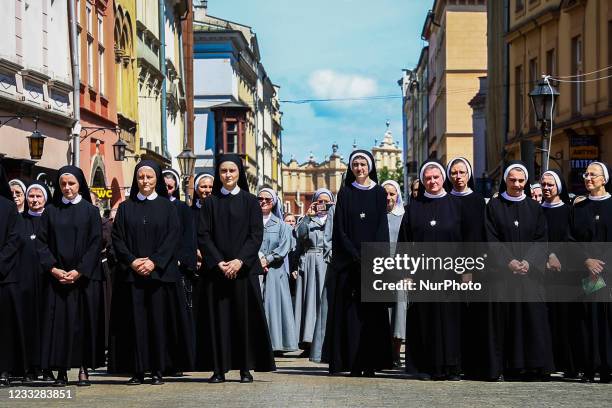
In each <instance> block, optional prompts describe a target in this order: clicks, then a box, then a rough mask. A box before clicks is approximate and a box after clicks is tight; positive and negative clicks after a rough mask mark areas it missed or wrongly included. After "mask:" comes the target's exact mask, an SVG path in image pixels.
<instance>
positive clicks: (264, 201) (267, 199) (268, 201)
mask: <svg viewBox="0 0 612 408" xmlns="http://www.w3.org/2000/svg"><path fill="white" fill-rule="evenodd" d="M257 199H258V200H259V202H260V203H271V202H272V199H271V198H267V197H257Z"/></svg>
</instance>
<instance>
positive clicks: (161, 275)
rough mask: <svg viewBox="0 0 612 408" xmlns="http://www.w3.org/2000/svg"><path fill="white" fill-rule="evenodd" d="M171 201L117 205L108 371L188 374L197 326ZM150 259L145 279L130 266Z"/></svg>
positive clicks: (113, 240) (129, 201) (176, 221)
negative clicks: (182, 276) (182, 270)
mask: <svg viewBox="0 0 612 408" xmlns="http://www.w3.org/2000/svg"><path fill="white" fill-rule="evenodd" d="M179 225H180V224H179V218H178V216H177V211H176V207H175V206H174V205H173V204H172V203H170V201H169V200H168V199H167V198H164V197H159V196H158V197H156V198H155V199H153V200H148V199H145V200H139V199H134V200H132V199H129V200H127V201H125V202H123V203H121V204H120V205H119V209H118V211H117V215H116V216H115V221H114V223H113V231H112V242H113V247H114V249H115V256H116V257H117V262H118V265H117V271H116V273H115V274H116V276H115V281H116V284H115V287H114V289H113V304H112V308H111V322H110V332H111V339H110V342H109V344H110V358H109V360H110V361H109V371H114V372H126V373H145V372H152V373H156V372H162V373H163V372H164V371H166V370H168V369H173V370H176V371H189V370H190V369H191V368H192V366H193V353H194V350H193V326H192V321H191V311H190V309H189V308H188V306H187V303H186V300H185V295H184V291H183V287H182V285H181V284H180V272H179V268H178V262H177V256H178V250H179V247H180V242H179V241H180V238H181V234H180V233H181V230H180V228H179V227H178V226H179ZM136 258H149V259H150V260H151V261H152V262H153V263H154V264H155V269H154V270H153V272H152V273H151V274H150V275H149V276H147V277H143V276H141V275H139V274H138V273H136V272H135V271H134V270H133V269H132V268H131V264H132V262H133V261H134V260H135V259H136Z"/></svg>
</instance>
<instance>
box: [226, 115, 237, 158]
mask: <svg viewBox="0 0 612 408" xmlns="http://www.w3.org/2000/svg"><path fill="white" fill-rule="evenodd" d="M226 126H227V131H226V135H227V139H226V142H227V151H226V153H238V123H236V122H226Z"/></svg>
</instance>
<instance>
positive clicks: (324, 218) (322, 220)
mask: <svg viewBox="0 0 612 408" xmlns="http://www.w3.org/2000/svg"><path fill="white" fill-rule="evenodd" d="M327 216H328V214H325V215H317V216H316V217H315V219H317V220H319V222H320V223H321V225H324V224H325V221H327Z"/></svg>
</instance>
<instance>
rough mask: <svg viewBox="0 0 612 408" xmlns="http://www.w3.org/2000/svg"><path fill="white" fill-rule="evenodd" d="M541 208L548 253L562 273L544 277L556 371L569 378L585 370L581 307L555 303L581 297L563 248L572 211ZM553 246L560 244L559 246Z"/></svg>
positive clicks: (573, 271)
mask: <svg viewBox="0 0 612 408" xmlns="http://www.w3.org/2000/svg"><path fill="white" fill-rule="evenodd" d="M542 208H543V210H544V215H545V216H546V222H547V225H548V241H549V242H550V243H551V244H550V245H549V252H550V253H554V254H555V255H556V256H557V258H558V259H559V261H560V263H561V271H552V270H547V271H546V276H545V282H546V294H547V296H546V297H547V300H549V301H550V302H549V303H548V304H547V306H548V319H549V322H550V331H551V339H552V347H553V358H554V362H555V370H556V371H563V372H564V373H566V374H570V375H571V374H576V373H578V372H579V371H580V370H581V369H583V368H584V347H585V343H584V342H585V337H586V333H585V330H586V328H585V327H584V324H583V323H584V308H583V307H582V306H583V305H582V304H581V303H576V302H571V303H570V302H568V301H558V300H556V299H563V300H566V299H574V298H576V299H577V298H578V297H579V296H580V288H581V287H580V276H578V274H577V273H576V269H575V267H574V262H571V260H570V259H568V256H567V250H564V249H563V246H562V245H564V244H566V245H567V242H568V241H569V240H570V218H571V217H570V214H571V207H570V206H569V205H567V204H564V205H562V206H560V207H552V208H549V207H542ZM554 243H561V244H560V245H561V246H556V245H555V244H554Z"/></svg>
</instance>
